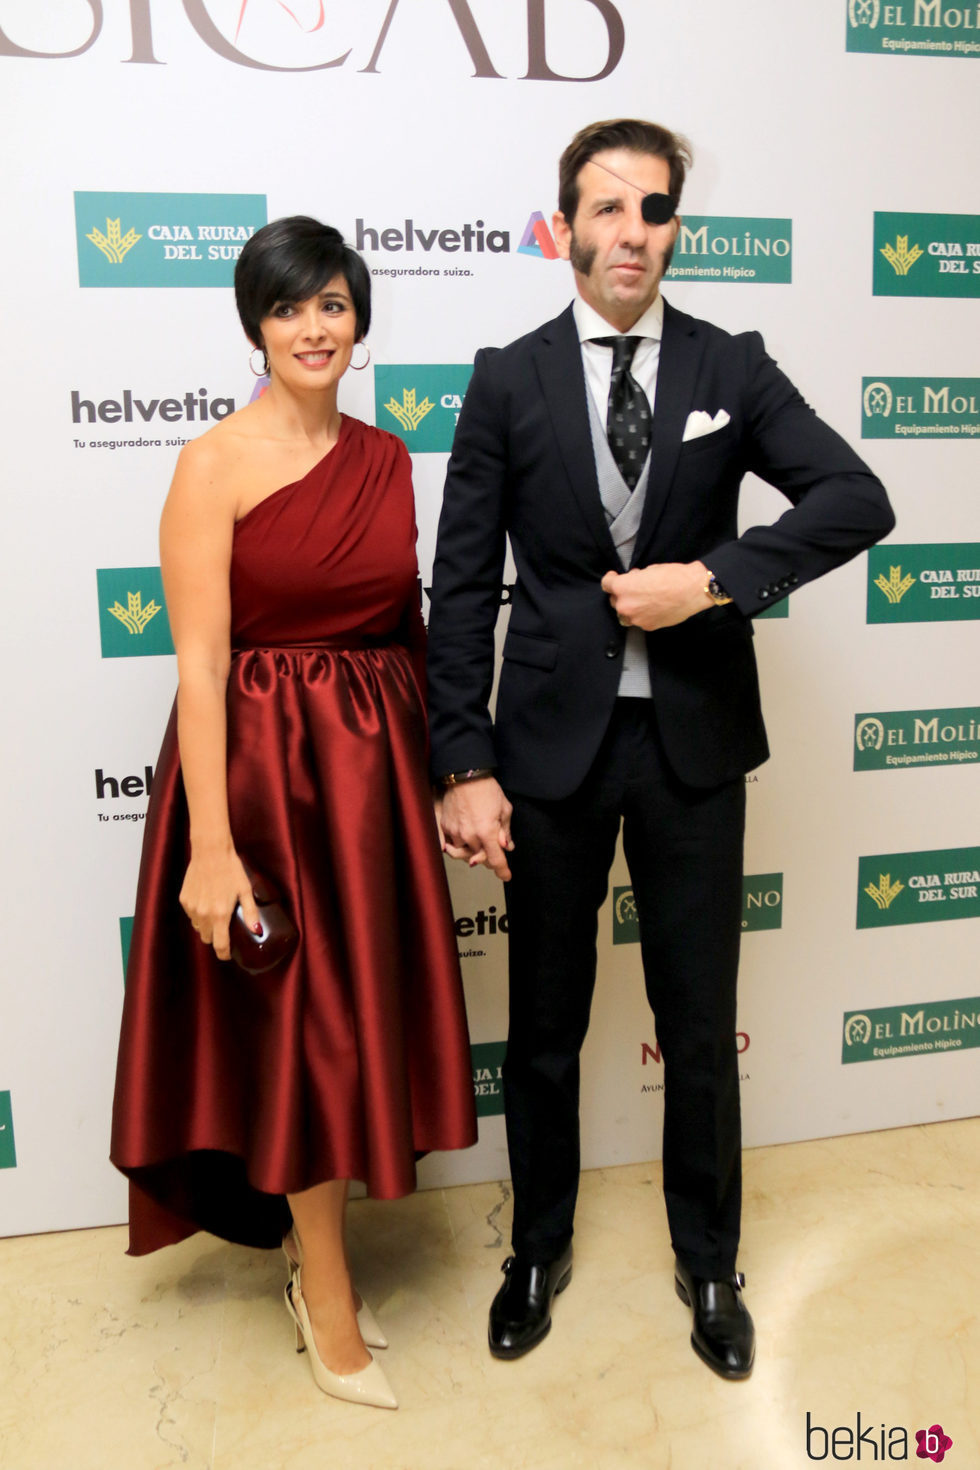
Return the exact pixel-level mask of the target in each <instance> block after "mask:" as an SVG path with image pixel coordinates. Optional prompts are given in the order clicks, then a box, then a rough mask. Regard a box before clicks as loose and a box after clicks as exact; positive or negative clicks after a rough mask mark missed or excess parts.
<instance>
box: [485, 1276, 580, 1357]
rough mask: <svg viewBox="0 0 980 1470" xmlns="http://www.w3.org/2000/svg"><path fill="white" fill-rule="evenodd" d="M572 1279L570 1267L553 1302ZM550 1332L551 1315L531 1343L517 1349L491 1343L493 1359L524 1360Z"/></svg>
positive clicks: (557, 1289)
mask: <svg viewBox="0 0 980 1470" xmlns="http://www.w3.org/2000/svg"><path fill="white" fill-rule="evenodd" d="M571 1279H572V1268H571V1266H569V1268H568V1270H567V1271H566V1272H565V1274H564V1276H563V1277H562V1278H561V1280H560V1281H559V1283H558V1285H557V1286H556V1287H555V1290H554V1293H553V1296H552V1301H554V1298H555V1297H556V1296H561V1294H562V1292H563V1291H564V1290H565V1287H566V1286H567V1285H568V1283H569V1282H570V1281H571ZM550 1331H551V1316H550V1314H549V1316H548V1321H547V1323H546V1324H545V1327H544V1330H543V1331H542V1332H539V1333H538V1335H537V1337H533V1338H532V1339H531V1341H530V1342H525V1343H522V1344H521V1346H520V1347H516V1348H505V1347H497V1346H495V1345H494V1343H493V1342H489V1347H490V1356H491V1357H493V1358H500V1359H502V1360H504V1361H507V1360H510V1359H512V1358H523V1356H524V1354H525V1353H529V1352H530V1351H531V1349H532V1348H536V1347H537V1346H538V1344H539V1343H542V1342H544V1340H545V1338H546V1337H547V1336H548V1333H549V1332H550Z"/></svg>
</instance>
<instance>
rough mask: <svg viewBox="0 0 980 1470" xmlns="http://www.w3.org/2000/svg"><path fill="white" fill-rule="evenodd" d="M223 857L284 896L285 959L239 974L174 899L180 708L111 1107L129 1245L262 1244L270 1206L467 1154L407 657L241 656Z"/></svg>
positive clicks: (463, 1037) (443, 924) (460, 1062)
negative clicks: (439, 1156) (440, 1156)
mask: <svg viewBox="0 0 980 1470" xmlns="http://www.w3.org/2000/svg"><path fill="white" fill-rule="evenodd" d="M228 797H229V807H230V812H231V822H232V832H233V835H234V839H235V844H236V848H237V849H238V851H239V852H240V853H241V855H242V856H243V857H245V859H246V860H247V861H248V862H249V863H250V864H251V865H252V867H254V868H255V869H256V870H257V871H258V872H260V873H262V874H263V875H265V876H267V877H268V878H270V879H271V880H272V881H273V882H274V883H275V884H276V885H277V887H278V888H279V891H280V894H281V896H282V901H283V904H284V906H285V907H286V908H287V910H288V911H289V913H290V916H291V917H292V919H293V921H294V922H295V924H296V927H297V929H298V930H299V935H300V938H299V943H298V945H297V947H296V949H295V951H294V952H293V954H292V956H291V957H290V958H289V960H288V961H286V962H285V963H284V964H283V965H281V966H280V967H278V968H276V969H275V970H273V971H271V972H269V973H267V974H265V975H258V976H251V975H248V974H246V973H244V972H243V971H241V970H239V969H238V967H237V966H236V965H235V964H234V963H233V962H221V961H219V960H218V959H216V957H215V955H214V951H213V949H212V948H211V946H210V945H204V944H203V943H202V942H201V941H200V939H199V938H198V936H197V935H196V934H195V932H194V931H193V929H192V928H191V925H190V922H189V920H188V919H187V917H186V915H185V914H184V913H183V911H182V910H181V908H180V906H179V903H178V894H179V892H180V887H181V883H182V881H183V876H184V872H185V869H186V866H187V859H188V854H189V834H188V819H187V806H186V800H185V797H184V790H183V782H182V779H181V773H180V760H179V754H178V750H177V736H176V708H175V711H174V713H173V714H172V715H171V719H170V724H169V726H168V729H167V733H166V736H165V738H164V742H163V748H162V750H161V752H160V758H159V762H158V765H157V770H156V774H155V777H154V782H153V791H152V796H151V799H150V806H149V809H148V813H147V828H146V834H145V840H144V849H143V857H142V863H141V868H140V877H139V885H138V895H137V902H136V912H135V917H134V925H133V936H132V944H131V949H130V957H129V965H128V970H127V984H126V997H125V1004H124V1012H123V1023H122V1033H121V1039H120V1050H119V1064H118V1072H117V1079H116V1093H115V1102H114V1108H113V1129H112V1148H111V1157H112V1160H113V1162H114V1163H115V1164H116V1165H117V1167H118V1168H120V1169H121V1170H122V1171H123V1172H124V1173H125V1174H126V1175H127V1176H128V1177H129V1180H130V1185H131V1191H130V1196H131V1198H130V1204H131V1209H130V1249H131V1252H132V1253H133V1254H143V1253H145V1252H146V1251H150V1250H154V1249H156V1248H157V1247H158V1246H160V1245H163V1244H167V1243H169V1242H171V1241H174V1240H178V1239H180V1238H182V1237H183V1236H186V1235H188V1234H190V1233H192V1232H193V1231H194V1230H197V1229H206V1230H209V1231H211V1232H213V1233H215V1234H218V1235H221V1236H223V1237H224V1238H226V1239H229V1240H235V1241H239V1242H241V1243H244V1244H248V1245H259V1246H265V1245H274V1244H276V1243H277V1242H278V1240H279V1239H280V1237H281V1235H282V1232H283V1230H284V1229H285V1228H286V1226H287V1225H288V1223H289V1212H288V1207H287V1205H286V1201H285V1199H284V1196H285V1195H286V1194H287V1193H293V1192H297V1191H300V1190H303V1189H307V1188H309V1187H311V1186H312V1185H314V1184H317V1183H320V1182H322V1181H324V1180H328V1179H354V1180H361V1181H363V1183H364V1184H365V1185H366V1187H367V1191H368V1193H369V1194H370V1195H372V1196H375V1197H378V1198H394V1197H397V1196H400V1195H404V1194H406V1193H408V1192H409V1191H411V1190H412V1189H413V1188H414V1186H415V1162H416V1159H417V1157H418V1156H419V1155H420V1154H422V1153H425V1152H427V1151H429V1150H432V1149H455V1148H465V1147H468V1146H469V1145H470V1144H471V1143H473V1142H474V1141H475V1138H476V1123H475V1118H474V1109H473V1089H472V1075H471V1067H470V1056H469V1046H468V1039H467V1034H466V1024H465V1016H464V1010H463V998H462V987H461V982H460V976H459V964H458V959H457V950H456V938H455V932H454V929H453V921H452V913H451V909H450V905H449V895H448V890H447V885H446V879H445V872H444V867H443V859H442V854H441V851H440V848H439V842H438V837H437V832H436V826H435V821H434V818H433V813H432V800H431V792H430V789H429V784H428V779H427V774H426V756H425V725H424V717H423V714H422V708H421V703H420V699H419V694H418V688H417V685H416V682H415V677H414V675H413V672H412V667H411V663H410V660H409V656H408V653H407V652H406V650H405V649H404V648H402V647H401V646H399V645H396V644H389V645H384V646H378V647H371V646H365V647H355V648H343V649H340V648H335V647H330V646H316V647H304V648H281V647H280V648H253V649H248V650H244V651H241V652H239V653H237V654H236V655H235V657H234V659H233V663H232V670H231V675H230V678H229V683H228Z"/></svg>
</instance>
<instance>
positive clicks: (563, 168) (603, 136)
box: [558, 117, 694, 226]
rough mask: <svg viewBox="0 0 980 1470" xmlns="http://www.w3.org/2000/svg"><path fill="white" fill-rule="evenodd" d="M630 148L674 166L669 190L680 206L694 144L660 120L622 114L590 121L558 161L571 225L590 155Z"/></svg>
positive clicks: (563, 202)
mask: <svg viewBox="0 0 980 1470" xmlns="http://www.w3.org/2000/svg"><path fill="white" fill-rule="evenodd" d="M613 148H627V149H629V150H630V152H632V153H648V154H650V155H651V156H652V157H654V158H663V159H664V160H665V161H666V163H667V164H668V166H669V168H670V182H669V185H668V193H669V194H670V197H671V199H672V200H673V203H674V208H675V209H676V208H677V207H678V206H679V204H680V202H681V190H682V189H683V188H684V179H685V177H686V175H687V170H688V169H689V168H690V167H691V164H692V162H693V160H694V155H693V153H692V152H691V145H690V143H689V142H688V141H687V139H686V138H683V137H681V135H680V133H672V132H671V131H670V129H669V128H664V127H661V126H660V124H659V123H653V122H643V121H642V120H641V119H639V118H635V117H618V118H613V119H612V120H611V121H609V122H595V123H589V125H588V127H586V128H582V129H581V130H580V131H579V132H577V133H576V134H575V137H574V138H573V139H572V141H571V142H570V143H569V145H568V147H567V148H566V149H565V151H564V153H563V154H562V156H561V158H560V159H559V161H558V208H559V209H560V210H561V212H562V214H563V215H564V216H565V223H566V224H567V225H569V226H571V225H572V224H573V223H574V220H575V212H576V210H577V209H578V201H579V187H578V176H579V174H580V172H581V171H582V169H583V168H584V166H585V165H586V164H587V163H588V161H589V159H590V158H592V157H594V156H595V154H597V153H605V152H606V150H607V149H613Z"/></svg>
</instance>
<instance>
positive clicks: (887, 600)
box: [867, 541, 980, 623]
mask: <svg viewBox="0 0 980 1470" xmlns="http://www.w3.org/2000/svg"><path fill="white" fill-rule="evenodd" d="M973 618H980V542H976V541H953V542H931V543H930V542H921V543H919V544H917V545H910V546H898V545H894V544H892V543H890V542H889V543H886V544H885V545H884V546H873V547H872V548H871V550H870V551H869V552H868V605H867V620H868V622H869V623H937V622H939V623H948V622H963V621H966V620H967V619H973Z"/></svg>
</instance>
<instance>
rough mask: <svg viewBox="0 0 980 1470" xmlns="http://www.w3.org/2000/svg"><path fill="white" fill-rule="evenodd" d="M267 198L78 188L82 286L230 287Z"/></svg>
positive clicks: (260, 221) (262, 216) (263, 219)
mask: <svg viewBox="0 0 980 1470" xmlns="http://www.w3.org/2000/svg"><path fill="white" fill-rule="evenodd" d="M266 218H267V215H266V199H265V195H264V194H115V193H113V194H107V193H91V192H86V191H77V192H76V194H75V235H76V246H77V250H78V284H79V285H80V286H95V287H111V286H230V285H231V283H232V276H233V273H234V269H235V261H236V260H237V259H238V257H239V255H240V254H241V253H242V248H243V246H244V245H245V243H246V241H247V240H249V239H251V237H252V235H254V234H255V231H256V230H257V229H259V228H260V227H261V226H262V225H264V224H265V223H266Z"/></svg>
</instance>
